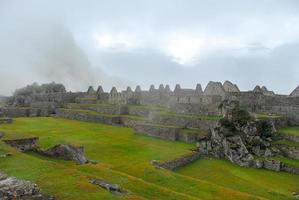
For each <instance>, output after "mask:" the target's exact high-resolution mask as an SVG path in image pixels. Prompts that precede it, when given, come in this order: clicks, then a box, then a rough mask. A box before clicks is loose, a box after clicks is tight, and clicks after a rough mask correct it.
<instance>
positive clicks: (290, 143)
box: [273, 139, 299, 147]
mask: <svg viewBox="0 0 299 200" xmlns="http://www.w3.org/2000/svg"><path fill="white" fill-rule="evenodd" d="M273 143H274V144H277V145H286V146H290V147H299V142H294V141H290V140H285V139H282V140H277V141H274V142H273Z"/></svg>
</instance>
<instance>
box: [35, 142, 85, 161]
mask: <svg viewBox="0 0 299 200" xmlns="http://www.w3.org/2000/svg"><path fill="white" fill-rule="evenodd" d="M39 152H40V153H41V154H42V155H45V156H50V157H53V158H59V159H63V160H74V161H76V162H77V163H78V164H85V163H87V162H88V160H87V159H86V158H85V155H84V148H83V147H74V146H72V145H67V144H59V145H56V146H54V147H52V148H50V149H48V150H45V151H39Z"/></svg>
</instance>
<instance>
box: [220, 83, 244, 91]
mask: <svg viewBox="0 0 299 200" xmlns="http://www.w3.org/2000/svg"><path fill="white" fill-rule="evenodd" d="M223 89H224V90H225V91H226V92H240V90H239V88H238V86H237V85H236V84H233V83H232V82H230V81H225V82H224V83H223Z"/></svg>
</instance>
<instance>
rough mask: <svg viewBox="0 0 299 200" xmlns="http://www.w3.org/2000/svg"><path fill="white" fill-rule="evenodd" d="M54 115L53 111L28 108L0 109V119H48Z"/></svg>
mask: <svg viewBox="0 0 299 200" xmlns="http://www.w3.org/2000/svg"><path fill="white" fill-rule="evenodd" d="M54 113H55V109H48V108H30V107H26V108H25V107H3V108H0V117H40V116H42V117H48V116H50V115H52V114H54Z"/></svg>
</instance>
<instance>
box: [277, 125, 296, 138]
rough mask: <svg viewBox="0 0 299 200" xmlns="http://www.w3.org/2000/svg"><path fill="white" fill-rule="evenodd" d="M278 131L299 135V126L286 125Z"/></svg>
mask: <svg viewBox="0 0 299 200" xmlns="http://www.w3.org/2000/svg"><path fill="white" fill-rule="evenodd" d="M278 131H279V133H281V134H286V135H294V136H299V127H298V126H289V127H284V128H281V129H279V130H278Z"/></svg>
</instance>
